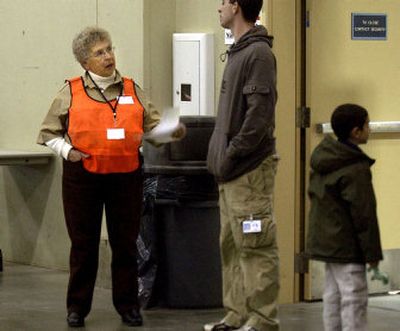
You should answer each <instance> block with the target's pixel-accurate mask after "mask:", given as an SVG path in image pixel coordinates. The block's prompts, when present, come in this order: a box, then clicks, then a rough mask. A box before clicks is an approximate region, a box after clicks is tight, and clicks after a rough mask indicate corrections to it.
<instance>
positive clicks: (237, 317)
mask: <svg viewBox="0 0 400 331" xmlns="http://www.w3.org/2000/svg"><path fill="white" fill-rule="evenodd" d="M278 159H279V158H278V156H277V155H272V156H269V157H267V158H266V159H265V160H264V161H263V163H262V164H261V165H260V166H259V167H258V168H256V169H254V170H253V171H251V172H249V173H247V174H245V175H243V176H241V177H239V178H237V179H235V180H232V181H230V182H227V183H224V184H220V185H219V195H220V196H219V203H220V213H221V233H220V250H221V260H222V278H223V303H224V307H225V309H226V310H227V315H226V316H225V318H224V321H225V323H227V324H228V325H232V326H237V327H239V326H242V325H249V326H252V327H254V328H256V329H257V330H259V331H275V330H279V321H278V319H277V313H278V308H277V298H278V292H279V258H278V248H277V244H276V224H275V219H274V216H273V191H274V181H275V174H276V169H277V163H278ZM251 217H253V219H254V220H260V221H261V232H259V233H243V230H242V222H243V221H245V220H248V219H250V218H251Z"/></svg>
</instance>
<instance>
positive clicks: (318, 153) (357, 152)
mask: <svg viewBox="0 0 400 331" xmlns="http://www.w3.org/2000/svg"><path fill="white" fill-rule="evenodd" d="M363 161H364V162H368V163H369V165H370V166H371V165H373V164H374V163H375V160H373V159H371V158H370V157H369V156H368V155H366V154H365V153H364V152H363V151H362V150H361V149H355V148H352V147H350V146H348V145H346V144H343V143H341V142H339V141H337V140H336V139H334V138H333V137H331V136H326V137H325V138H324V139H323V140H322V141H321V143H320V144H319V145H318V146H317V147H316V148H315V150H314V151H313V153H312V155H311V163H310V164H311V168H312V170H314V171H316V172H318V173H320V174H327V173H331V172H333V171H336V170H338V169H341V168H344V167H347V166H349V165H351V164H354V163H359V162H363Z"/></svg>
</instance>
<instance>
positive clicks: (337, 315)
mask: <svg viewBox="0 0 400 331" xmlns="http://www.w3.org/2000/svg"><path fill="white" fill-rule="evenodd" d="M365 269H366V268H365V264H355V263H326V265H325V288H324V295H323V301H324V313H323V317H324V327H325V331H365V330H367V305H368V286H367V276H366V270H365Z"/></svg>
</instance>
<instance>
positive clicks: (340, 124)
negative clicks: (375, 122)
mask: <svg viewBox="0 0 400 331" xmlns="http://www.w3.org/2000/svg"><path fill="white" fill-rule="evenodd" d="M367 118H368V112H367V110H366V109H365V108H363V107H361V106H359V105H356V104H351V103H346V104H344V105H340V106H338V107H337V108H336V109H335V110H334V111H333V113H332V116H331V126H332V129H333V132H334V133H335V135H336V136H337V137H338V138H339V139H340V140H347V139H349V137H350V133H351V131H352V130H353V129H354V128H360V129H362V128H363V126H364V124H365V122H366V121H367Z"/></svg>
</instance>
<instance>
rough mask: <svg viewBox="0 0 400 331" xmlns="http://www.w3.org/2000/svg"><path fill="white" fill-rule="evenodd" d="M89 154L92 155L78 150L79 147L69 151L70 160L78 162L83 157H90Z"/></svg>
mask: <svg viewBox="0 0 400 331" xmlns="http://www.w3.org/2000/svg"><path fill="white" fill-rule="evenodd" d="M89 156H90V155H89V154H85V153H82V152H81V151H78V150H77V149H75V148H72V149H71V150H70V151H69V153H68V161H71V162H78V161H80V160H82V159H86V158H88V157H89Z"/></svg>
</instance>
